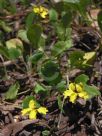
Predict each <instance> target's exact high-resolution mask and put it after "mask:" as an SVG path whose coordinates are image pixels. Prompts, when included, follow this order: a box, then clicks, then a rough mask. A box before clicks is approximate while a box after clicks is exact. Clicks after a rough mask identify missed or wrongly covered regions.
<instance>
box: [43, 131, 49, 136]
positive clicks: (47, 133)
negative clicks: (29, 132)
mask: <svg viewBox="0 0 102 136" xmlns="http://www.w3.org/2000/svg"><path fill="white" fill-rule="evenodd" d="M42 136H50V131H49V130H44V131H42Z"/></svg>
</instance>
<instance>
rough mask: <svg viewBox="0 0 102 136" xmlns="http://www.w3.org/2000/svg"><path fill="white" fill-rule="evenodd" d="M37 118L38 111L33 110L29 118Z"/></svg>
mask: <svg viewBox="0 0 102 136" xmlns="http://www.w3.org/2000/svg"><path fill="white" fill-rule="evenodd" d="M36 118H37V111H36V110H32V111H31V112H30V114H29V119H36Z"/></svg>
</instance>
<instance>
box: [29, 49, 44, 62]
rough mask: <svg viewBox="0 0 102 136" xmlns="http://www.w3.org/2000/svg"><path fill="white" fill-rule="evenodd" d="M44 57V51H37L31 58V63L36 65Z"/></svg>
mask: <svg viewBox="0 0 102 136" xmlns="http://www.w3.org/2000/svg"><path fill="white" fill-rule="evenodd" d="M43 56H44V53H43V52H42V51H37V52H35V53H34V55H32V56H30V57H29V61H31V62H32V63H33V64H36V63H37V62H38V61H39V60H41V58H42V57H43Z"/></svg>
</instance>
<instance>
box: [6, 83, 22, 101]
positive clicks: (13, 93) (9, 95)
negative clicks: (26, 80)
mask: <svg viewBox="0 0 102 136" xmlns="http://www.w3.org/2000/svg"><path fill="white" fill-rule="evenodd" d="M19 89H20V85H19V83H18V82H16V83H15V84H14V85H11V86H10V88H9V90H8V91H7V92H6V93H5V99H9V100H13V99H15V98H16V97H17V93H18V90H19Z"/></svg>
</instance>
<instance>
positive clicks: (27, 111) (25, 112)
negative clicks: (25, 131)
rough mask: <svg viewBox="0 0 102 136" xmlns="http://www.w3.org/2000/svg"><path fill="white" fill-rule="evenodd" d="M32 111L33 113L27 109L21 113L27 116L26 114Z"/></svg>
mask: <svg viewBox="0 0 102 136" xmlns="http://www.w3.org/2000/svg"><path fill="white" fill-rule="evenodd" d="M30 111H31V109H30V108H26V109H23V110H22V111H21V113H22V115H26V114H28V113H29V112H30Z"/></svg>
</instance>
